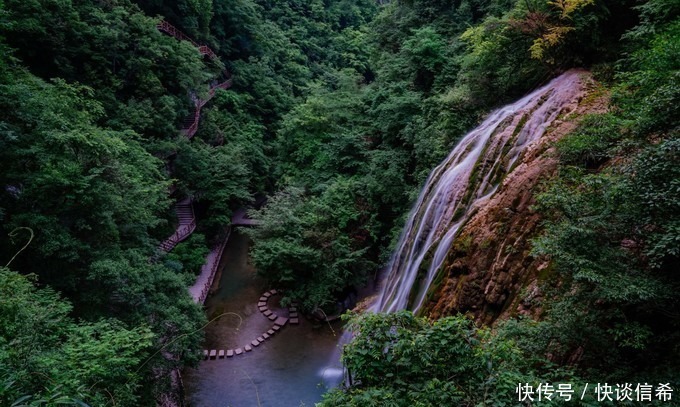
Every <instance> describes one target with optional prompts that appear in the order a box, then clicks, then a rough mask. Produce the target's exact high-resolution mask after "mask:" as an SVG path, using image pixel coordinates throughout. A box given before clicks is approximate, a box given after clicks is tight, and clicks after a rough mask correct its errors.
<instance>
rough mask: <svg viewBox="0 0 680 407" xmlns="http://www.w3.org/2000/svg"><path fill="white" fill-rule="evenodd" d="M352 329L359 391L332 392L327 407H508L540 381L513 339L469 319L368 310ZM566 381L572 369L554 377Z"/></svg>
mask: <svg viewBox="0 0 680 407" xmlns="http://www.w3.org/2000/svg"><path fill="white" fill-rule="evenodd" d="M349 329H350V330H351V331H352V332H354V333H355V337H354V339H353V340H352V342H351V343H350V344H348V345H345V348H344V351H343V362H344V363H345V365H346V367H347V369H348V370H349V373H350V375H351V376H352V380H353V382H354V386H353V387H352V388H351V389H350V390H349V391H347V392H342V391H340V390H334V391H331V392H330V393H329V394H327V395H326V396H325V397H324V402H323V403H321V405H322V406H365V405H375V406H383V405H389V406H413V405H415V406H431V405H459V406H478V405H484V406H487V405H493V406H506V405H513V404H512V403H513V402H512V400H515V399H516V394H515V388H516V386H517V383H527V382H529V383H531V382H535V381H538V380H539V378H538V377H536V376H534V375H533V374H532V370H531V368H530V366H529V365H528V363H527V362H526V360H525V359H524V358H523V355H522V353H521V352H520V350H519V348H518V347H517V346H515V345H514V343H513V342H512V341H511V340H508V339H501V338H500V337H498V336H493V335H491V334H490V332H489V331H488V330H483V329H478V328H476V327H475V326H474V324H473V322H472V321H471V320H469V319H467V318H465V317H463V316H456V317H447V318H442V319H440V320H437V321H435V322H428V321H427V320H425V319H422V318H417V317H414V316H413V314H411V313H410V312H407V311H402V312H398V313H394V314H373V313H367V314H364V315H361V316H356V315H355V316H353V317H352V318H351V319H350V322H349ZM558 377H561V378H564V377H565V372H560V371H555V372H554V373H553V374H552V375H551V376H549V378H550V379H553V380H554V379H557V378H558ZM547 378H548V377H546V378H541V379H547ZM546 405H554V404H552V403H549V402H547V403H546Z"/></svg>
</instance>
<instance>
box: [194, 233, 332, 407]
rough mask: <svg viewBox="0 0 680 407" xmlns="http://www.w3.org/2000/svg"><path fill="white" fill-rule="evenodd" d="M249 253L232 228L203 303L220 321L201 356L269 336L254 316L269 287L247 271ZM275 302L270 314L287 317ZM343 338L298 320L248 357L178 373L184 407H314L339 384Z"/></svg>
mask: <svg viewBox="0 0 680 407" xmlns="http://www.w3.org/2000/svg"><path fill="white" fill-rule="evenodd" d="M249 247H250V240H249V238H248V237H247V236H245V235H244V234H243V233H239V231H238V228H236V229H235V230H234V231H233V232H232V235H231V237H230V238H229V241H228V243H227V245H226V248H225V251H224V254H223V256H222V259H223V260H222V265H221V269H222V274H221V276H219V277H220V278H219V280H217V281H216V282H215V284H219V285H218V288H217V289H216V291H215V292H214V293H213V294H211V295H209V296H208V299H207V300H206V303H205V305H206V313H207V315H208V318H209V319H212V318H214V317H216V316H218V315H220V314H225V315H223V316H222V317H221V318H219V319H218V320H216V321H215V322H213V323H212V324H210V325H209V326H208V328H207V329H206V341H205V343H204V348H205V349H234V348H238V347H243V346H244V345H246V344H248V343H250V342H251V341H252V340H253V339H255V338H256V337H258V336H260V335H262V333H263V332H266V331H267V330H268V329H270V328H271V325H272V322H271V321H269V320H268V319H267V318H265V317H264V316H263V315H262V313H260V312H259V310H258V309H257V301H258V298H259V297H260V296H261V295H262V293H263V292H265V291H266V290H267V289H268V288H270V287H267V286H266V283H265V281H264V279H262V278H260V277H257V275H256V273H255V269H254V267H253V266H252V265H251V264H250V262H249V258H248V249H249ZM279 298H280V297H278V296H277V297H272V299H270V300H269V307H270V309H271V310H272V311H274V312H275V313H277V314H279V315H284V316H285V315H287V314H286V311H285V310H282V309H280V308H278V305H279V304H278V300H279ZM232 313H233V314H232ZM234 314H237V315H238V316H236V315H234ZM341 334H342V332H341V331H340V325H339V324H333V325H332V326H329V325H328V324H316V323H312V322H311V321H309V320H307V319H305V318H304V317H302V318H300V324H299V325H287V326H285V327H283V329H281V331H280V332H278V333H277V334H276V335H274V336H273V337H271V338H269V339H268V340H266V341H265V342H264V343H262V344H261V345H260V346H259V347H257V348H254V349H253V351H252V352H248V353H246V354H243V355H240V356H235V357H232V358H228V359H226V358H225V359H217V360H206V361H202V362H201V363H200V365H199V366H198V368H196V369H185V371H184V372H183V375H182V377H183V380H184V387H185V396H186V404H187V405H188V406H191V407H227V406H231V407H253V406H263V407H264V406H277V407H278V406H280V407H289V406H290V407H297V406H313V405H314V403H315V402H319V401H320V400H321V395H322V394H323V393H325V392H326V390H327V388H328V387H329V386H335V385H337V384H338V383H339V382H340V380H341V370H340V369H339V367H340V365H339V362H337V364H333V363H330V362H331V360H332V359H333V358H334V357H337V355H339V353H338V351H337V344H338V340H339V339H340V336H341ZM334 355H335V356H334Z"/></svg>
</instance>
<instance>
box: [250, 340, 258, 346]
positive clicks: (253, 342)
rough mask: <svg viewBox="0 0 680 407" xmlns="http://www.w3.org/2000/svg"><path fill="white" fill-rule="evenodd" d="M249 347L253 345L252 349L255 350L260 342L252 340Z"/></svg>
mask: <svg viewBox="0 0 680 407" xmlns="http://www.w3.org/2000/svg"><path fill="white" fill-rule="evenodd" d="M250 344H251V345H253V347H254V348H257V347H258V346H260V342H258V341H257V339H253V341H252V342H250Z"/></svg>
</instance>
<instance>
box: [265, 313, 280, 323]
mask: <svg viewBox="0 0 680 407" xmlns="http://www.w3.org/2000/svg"><path fill="white" fill-rule="evenodd" d="M267 318H269V320H270V321H275V320H276V318H278V317H277V316H276V314H274V313H273V312H272V314H271V315H270V316H268V317H267Z"/></svg>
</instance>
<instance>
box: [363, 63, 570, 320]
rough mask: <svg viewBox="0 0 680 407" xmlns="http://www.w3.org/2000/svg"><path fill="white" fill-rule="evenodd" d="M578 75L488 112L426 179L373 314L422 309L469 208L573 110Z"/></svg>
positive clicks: (495, 185) (498, 182) (562, 78)
mask: <svg viewBox="0 0 680 407" xmlns="http://www.w3.org/2000/svg"><path fill="white" fill-rule="evenodd" d="M581 74H582V73H581V72H579V71H569V72H567V73H565V74H563V75H561V76H559V77H558V78H556V79H554V80H552V81H551V82H550V83H549V84H547V85H546V86H544V87H542V88H540V89H538V90H536V91H534V92H532V93H531V94H529V95H527V96H525V97H523V98H522V99H520V100H518V101H517V102H515V103H513V104H510V105H507V106H505V107H503V108H501V109H498V110H496V111H494V112H493V113H491V114H490V115H489V117H488V118H487V119H486V120H484V122H483V123H482V124H481V125H479V127H477V128H476V129H474V130H472V131H471V132H470V133H468V134H467V135H466V136H465V137H464V138H463V139H462V140H461V141H460V142H459V143H458V145H457V146H456V147H455V148H454V149H453V151H451V153H450V154H449V156H448V157H447V158H446V159H445V160H444V161H443V162H442V163H441V164H439V166H437V167H436V168H435V169H434V170H433V171H432V172H431V173H430V175H429V177H428V179H427V181H426V183H425V186H424V187H423V190H422V191H421V193H420V196H419V198H418V201H417V202H416V204H415V206H414V207H413V209H412V210H411V213H410V215H409V219H408V221H407V223H406V226H405V228H404V231H403V232H402V235H401V238H400V240H399V243H398V245H397V249H396V251H395V253H394V254H393V256H392V260H391V262H390V264H389V267H388V268H387V274H386V278H385V281H384V283H383V287H382V290H381V292H380V294H379V297H378V299H377V300H376V302H375V303H374V305H373V311H377V312H394V311H398V310H402V309H410V310H412V311H413V312H417V311H418V309H419V308H420V307H421V306H422V305H423V302H424V301H425V298H426V294H427V291H428V288H429V287H430V284H431V283H432V281H433V279H434V278H435V276H436V274H437V271H438V270H439V268H440V267H441V265H442V263H443V262H444V260H445V258H446V255H447V253H448V252H449V249H450V247H451V243H452V242H453V239H454V238H455V236H456V234H457V232H458V230H459V229H460V227H461V226H462V225H463V224H464V223H465V222H466V220H467V219H468V218H469V215H470V213H471V212H472V210H473V209H474V208H475V207H477V206H479V205H481V204H483V202H485V201H486V200H487V199H488V198H489V197H490V196H491V195H492V194H493V193H494V192H495V191H496V188H497V187H498V185H499V184H500V182H501V181H502V178H503V177H504V176H505V175H506V174H507V173H509V172H511V171H512V169H513V165H515V164H516V163H519V162H521V161H518V160H519V158H520V157H521V155H522V153H523V152H524V151H525V150H526V148H527V147H528V146H529V145H530V144H532V143H533V142H534V141H536V140H537V139H538V138H540V137H541V136H542V135H543V134H544V133H545V130H546V128H548V126H550V125H551V124H552V123H553V121H554V120H555V119H556V118H557V117H558V116H559V115H560V114H561V113H562V112H563V109H564V107H566V106H568V105H569V104H572V103H573V101H574V99H575V97H576V95H577V94H578V92H579V90H580V86H579V81H580V76H581Z"/></svg>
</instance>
